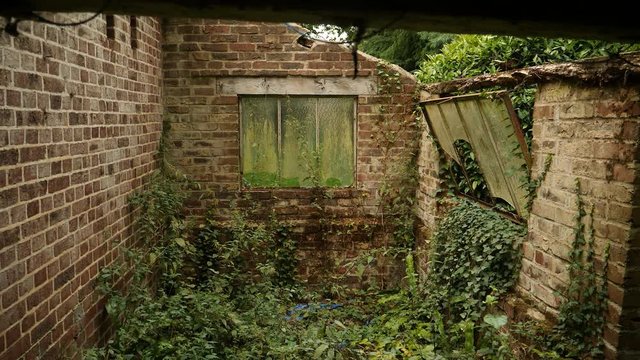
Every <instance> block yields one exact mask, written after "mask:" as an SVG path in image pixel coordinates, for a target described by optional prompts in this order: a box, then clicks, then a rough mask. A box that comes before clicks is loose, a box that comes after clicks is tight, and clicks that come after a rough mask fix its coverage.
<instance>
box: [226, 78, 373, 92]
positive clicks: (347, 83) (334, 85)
mask: <svg viewBox="0 0 640 360" xmlns="http://www.w3.org/2000/svg"><path fill="white" fill-rule="evenodd" d="M217 93H218V94H220V95H235V94H243V95H372V94H376V82H375V80H374V79H373V78H371V77H366V78H364V77H363V78H356V79H351V78H346V77H286V78H276V77H226V78H218V80H217Z"/></svg>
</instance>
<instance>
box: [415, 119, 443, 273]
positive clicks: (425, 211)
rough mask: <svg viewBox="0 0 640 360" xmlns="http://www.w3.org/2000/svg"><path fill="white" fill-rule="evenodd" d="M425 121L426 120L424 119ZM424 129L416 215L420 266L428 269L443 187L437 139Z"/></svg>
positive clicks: (419, 161) (419, 159)
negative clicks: (430, 245) (431, 240)
mask: <svg viewBox="0 0 640 360" xmlns="http://www.w3.org/2000/svg"><path fill="white" fill-rule="evenodd" d="M422 121H424V120H422ZM423 128H424V131H423V132H422V136H421V139H420V152H419V153H418V154H419V156H418V179H419V181H418V188H417V189H416V216H417V218H418V224H419V231H418V233H417V235H418V237H417V239H416V241H417V244H416V246H417V249H418V250H419V255H420V256H419V258H418V259H419V261H420V264H419V268H420V269H421V270H422V271H426V270H427V260H428V259H427V254H428V251H429V239H430V238H431V235H432V234H433V231H434V229H435V227H436V225H437V223H438V219H439V217H440V216H441V215H442V214H441V209H440V206H439V205H438V200H439V198H440V197H441V196H440V195H441V194H440V192H441V190H442V189H443V187H442V186H443V185H442V180H441V179H440V166H439V165H440V155H439V153H438V149H437V147H436V144H435V139H434V138H433V137H432V135H431V134H430V133H429V127H428V126H427V125H426V124H424V126H423Z"/></svg>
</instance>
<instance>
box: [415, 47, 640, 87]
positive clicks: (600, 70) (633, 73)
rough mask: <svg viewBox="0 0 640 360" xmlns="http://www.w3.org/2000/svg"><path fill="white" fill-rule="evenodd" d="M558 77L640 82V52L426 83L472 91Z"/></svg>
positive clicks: (570, 79) (562, 78)
mask: <svg viewBox="0 0 640 360" xmlns="http://www.w3.org/2000/svg"><path fill="white" fill-rule="evenodd" d="M554 80H568V81H577V82H583V83H590V84H598V85H604V84H607V83H612V82H616V81H623V82H640V53H632V54H624V55H619V56H615V57H601V58H594V59H588V60H582V61H578V62H571V63H560V64H547V65H540V66H532V67H528V68H524V69H517V70H511V71H505V72H500V73H496V74H486V75H480V76H475V77H472V78H465V79H457V80H452V81H445V82H440V83H433V84H426V85H423V86H422V88H421V90H424V91H427V92H428V93H430V94H450V93H457V92H469V91H474V90H480V89H486V88H491V87H496V86H498V87H503V88H513V87H515V86H519V85H527V84H534V83H543V82H548V81H554Z"/></svg>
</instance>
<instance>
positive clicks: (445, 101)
mask: <svg viewBox="0 0 640 360" xmlns="http://www.w3.org/2000/svg"><path fill="white" fill-rule="evenodd" d="M420 104H421V106H422V110H423V112H424V114H425V118H426V119H427V122H428V123H429V127H430V129H431V131H432V133H433V135H434V136H435V138H436V139H437V140H438V142H439V144H440V146H441V147H442V150H443V151H444V152H445V153H446V154H447V155H449V156H450V157H451V158H452V159H454V160H455V161H456V162H457V163H458V164H460V165H461V166H462V161H460V159H459V158H458V154H457V152H456V150H455V147H454V142H455V141H456V140H458V139H462V140H466V141H468V142H469V144H471V147H472V148H473V151H474V153H475V155H476V160H477V162H478V165H479V166H480V169H481V170H482V173H483V175H484V178H485V180H486V181H487V186H488V187H489V191H490V192H491V195H492V196H493V197H495V198H501V199H502V200H504V201H506V202H507V203H509V204H510V205H511V206H513V207H514V208H515V209H516V212H517V213H518V215H520V216H522V217H526V215H527V209H526V203H527V192H526V190H525V187H524V186H523V184H524V181H525V179H527V176H528V168H529V165H530V161H531V160H530V157H529V151H528V149H527V145H526V143H525V140H524V135H523V133H522V127H521V126H520V121H519V120H518V118H517V116H516V114H515V112H514V111H513V106H512V104H511V100H510V99H509V96H508V94H507V93H506V92H493V93H486V94H469V95H461V96H452V97H445V98H438V99H433V100H428V101H424V102H421V103H420Z"/></svg>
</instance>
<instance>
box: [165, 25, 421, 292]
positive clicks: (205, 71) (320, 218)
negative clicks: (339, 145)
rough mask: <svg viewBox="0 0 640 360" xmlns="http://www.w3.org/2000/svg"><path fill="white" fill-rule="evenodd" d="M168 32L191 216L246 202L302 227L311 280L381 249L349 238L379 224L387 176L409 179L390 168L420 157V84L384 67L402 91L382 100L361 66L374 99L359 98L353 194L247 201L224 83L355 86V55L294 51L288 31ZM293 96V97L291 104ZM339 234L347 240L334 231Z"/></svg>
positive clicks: (177, 141) (174, 117)
mask: <svg viewBox="0 0 640 360" xmlns="http://www.w3.org/2000/svg"><path fill="white" fill-rule="evenodd" d="M164 31H165V39H166V42H165V43H164V45H163V50H164V76H165V80H164V84H165V92H166V98H165V99H166V113H167V119H168V120H170V121H171V124H172V130H171V132H170V139H171V145H172V147H173V149H172V151H171V161H172V162H173V163H175V164H176V165H177V166H178V168H179V169H181V170H182V171H183V172H184V173H186V174H187V175H189V176H191V177H192V178H194V179H196V180H197V181H198V182H199V183H200V184H201V185H202V187H203V191H202V193H196V194H194V196H193V198H192V201H191V202H190V209H191V211H192V213H193V214H195V215H203V214H204V212H205V211H206V210H207V208H208V207H209V206H210V205H211V203H212V201H211V200H212V199H215V200H217V201H216V205H215V206H216V208H217V209H222V210H224V209H228V208H229V204H230V201H231V200H232V199H236V198H242V197H244V196H247V197H249V200H244V201H241V202H239V203H238V205H239V207H249V206H251V205H258V206H262V207H263V208H265V209H267V210H268V209H273V210H274V211H275V212H276V213H277V214H279V217H280V219H282V220H286V221H288V222H289V223H292V224H295V225H296V228H295V231H296V234H298V238H299V240H300V242H299V244H298V246H299V248H300V249H301V251H300V254H299V255H300V258H301V259H304V261H303V262H302V264H303V265H302V267H301V271H302V273H303V274H305V275H308V276H309V277H314V276H315V275H319V274H323V273H325V271H320V270H321V269H326V267H324V266H323V265H322V264H327V263H331V264H333V263H334V259H341V258H344V257H345V256H354V255H355V254H357V253H359V252H360V251H361V250H362V249H366V248H369V247H371V246H377V245H375V244H372V241H373V240H372V239H371V238H370V237H368V236H366V234H360V235H357V236H356V235H354V236H351V235H346V234H348V231H351V232H354V231H355V232H358V233H360V232H361V230H357V231H356V230H354V229H355V228H358V226H357V225H355V224H360V223H363V222H367V223H371V222H374V223H375V222H377V221H380V219H383V217H381V216H380V215H381V212H380V207H379V203H380V197H379V189H380V186H381V184H382V183H384V182H387V181H386V180H385V176H390V174H392V173H398V172H397V171H396V170H398V171H399V172H400V173H402V174H406V171H404V169H391V167H393V166H394V165H396V164H400V163H401V162H402V161H400V160H402V159H405V160H406V159H407V158H408V157H409V156H410V154H411V153H412V152H415V151H416V150H417V147H418V144H417V142H416V141H413V140H412V139H413V138H414V136H415V135H416V131H417V130H416V128H415V126H414V125H413V124H414V123H413V115H412V112H413V109H414V108H413V106H414V100H413V95H414V91H415V86H416V82H415V80H414V78H413V77H412V76H411V75H410V74H408V73H406V72H404V71H402V70H401V69H399V68H397V67H387V71H388V72H391V73H393V72H398V73H400V75H401V76H400V83H399V84H398V88H397V89H396V88H395V86H394V87H392V88H391V94H388V95H380V94H378V92H377V89H376V87H377V86H378V85H377V84H379V81H380V80H379V79H378V78H377V77H376V73H377V70H376V66H377V64H378V62H377V59H373V58H371V57H368V56H364V55H362V54H361V55H359V56H358V58H359V68H360V71H359V74H358V76H359V80H358V81H361V80H362V79H365V81H366V79H370V80H371V83H372V84H373V87H374V89H373V92H370V93H367V94H356V96H357V101H358V107H357V113H358V115H357V132H356V133H357V144H356V151H357V161H356V178H357V185H356V186H355V187H354V188H352V189H337V190H332V191H329V193H330V194H329V195H327V194H321V195H319V194H318V193H317V192H314V191H313V190H309V189H277V190H264V191H256V190H251V191H250V190H246V189H242V188H241V186H240V180H241V179H240V144H239V108H238V94H236V93H229V92H225V91H224V87H223V86H221V83H222V82H223V81H225V79H226V80H228V79H233V78H251V77H264V78H266V79H275V78H277V79H283V81H285V82H286V81H297V80H300V81H303V79H305V78H307V79H323V80H327V81H331V79H334V80H335V79H342V80H346V81H347V82H349V81H351V80H350V78H351V77H352V76H353V66H354V65H353V62H352V54H351V51H350V50H349V49H347V48H346V47H343V46H338V45H328V44H323V43H314V44H313V46H312V47H311V48H310V49H309V48H305V47H302V46H301V45H299V44H298V43H297V42H296V40H297V39H298V38H299V36H300V35H299V34H296V33H295V32H294V31H292V30H291V29H290V28H287V27H286V26H285V25H284V24H267V23H245V22H234V21H216V20H187V19H174V20H170V21H168V22H167V23H166V26H165V28H164ZM301 79H302V80H301ZM225 86H226V85H225ZM297 91H298V89H290V92H288V94H297V93H298V92H297ZM265 93H267V92H265ZM271 93H273V92H271ZM298 94H299V93H298ZM381 107H384V109H383V110H382V111H381ZM381 114H384V115H381ZM391 128H396V129H398V130H400V134H399V136H398V138H397V139H396V140H394V141H393V142H392V143H391V144H387V145H381V144H382V143H384V142H385V140H384V139H383V138H384V135H385V134H389V129H391ZM403 171H404V172H403ZM208 192H213V193H212V194H211V193H208ZM328 223H331V224H328ZM336 226H338V227H342V230H335V231H330V230H328V229H329V228H331V227H336ZM380 226H381V225H380ZM345 227H346V228H345ZM349 229H351V230H349ZM377 241H383V240H381V239H380V238H378V239H377ZM380 269H382V271H383V272H385V271H386V270H385V269H384V267H381V268H380ZM312 280H313V279H312Z"/></svg>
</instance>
